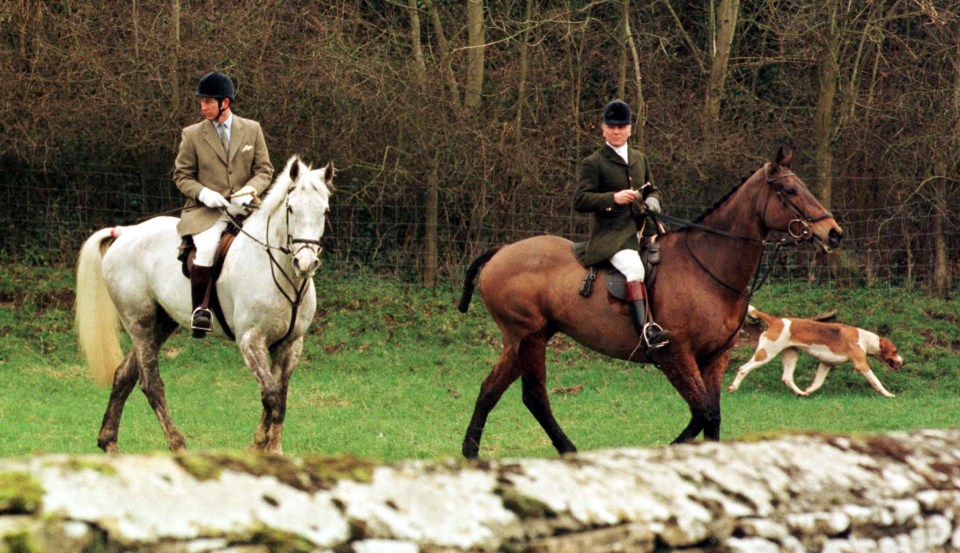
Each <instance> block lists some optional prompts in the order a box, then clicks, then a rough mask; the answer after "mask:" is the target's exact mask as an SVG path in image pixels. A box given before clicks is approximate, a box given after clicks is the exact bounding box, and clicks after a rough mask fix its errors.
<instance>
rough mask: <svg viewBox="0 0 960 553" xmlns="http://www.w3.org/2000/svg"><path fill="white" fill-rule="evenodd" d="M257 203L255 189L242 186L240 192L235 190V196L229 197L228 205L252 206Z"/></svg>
mask: <svg viewBox="0 0 960 553" xmlns="http://www.w3.org/2000/svg"><path fill="white" fill-rule="evenodd" d="M256 202H257V189H256V188H254V187H252V186H250V185H249V184H248V185H247V186H244V187H243V188H241V189H240V190H237V192H236V194H233V195H232V196H230V203H232V204H233V205H236V206H243V205H244V204H254V203H256Z"/></svg>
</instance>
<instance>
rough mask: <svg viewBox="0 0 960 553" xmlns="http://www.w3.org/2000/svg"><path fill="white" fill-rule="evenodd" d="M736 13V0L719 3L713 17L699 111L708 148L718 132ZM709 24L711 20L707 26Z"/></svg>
mask: <svg viewBox="0 0 960 553" xmlns="http://www.w3.org/2000/svg"><path fill="white" fill-rule="evenodd" d="M712 6H713V3H712V2H711V7H712ZM739 13H740V0H720V9H719V10H718V11H717V16H716V33H714V34H712V36H711V37H710V40H711V44H710V49H709V50H710V58H711V60H710V75H709V77H708V78H707V87H706V99H705V101H704V110H703V111H704V121H703V134H704V138H705V139H706V141H707V144H708V145H714V144H716V139H717V135H718V134H719V132H720V101H721V100H722V99H723V89H724V86H725V84H726V80H727V66H728V65H729V61H730V50H731V48H732V46H733V37H734V32H735V30H736V28H737V18H738V17H739ZM713 23H714V22H713V21H711V27H712V26H713Z"/></svg>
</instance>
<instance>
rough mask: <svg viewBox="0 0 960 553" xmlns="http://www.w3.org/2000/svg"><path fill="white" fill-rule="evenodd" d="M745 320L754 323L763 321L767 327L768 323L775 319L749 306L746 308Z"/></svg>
mask: <svg viewBox="0 0 960 553" xmlns="http://www.w3.org/2000/svg"><path fill="white" fill-rule="evenodd" d="M747 318H749V319H750V320H751V321H754V322H756V321H763V322H765V323H767V324H768V325H769V324H770V321H772V320H774V319H775V318H776V317H774V316H773V315H768V314H766V313H764V312H763V311H760V310H759V309H757V308H756V307H754V306H752V305H749V306H747Z"/></svg>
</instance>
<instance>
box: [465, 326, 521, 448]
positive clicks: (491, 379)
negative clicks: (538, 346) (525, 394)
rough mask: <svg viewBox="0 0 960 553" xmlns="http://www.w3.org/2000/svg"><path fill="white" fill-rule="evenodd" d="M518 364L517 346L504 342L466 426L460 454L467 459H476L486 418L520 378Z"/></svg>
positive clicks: (482, 385) (481, 388) (484, 381)
mask: <svg viewBox="0 0 960 553" xmlns="http://www.w3.org/2000/svg"><path fill="white" fill-rule="evenodd" d="M518 363H519V357H518V356H517V346H515V345H512V344H507V343H506V341H504V344H503V351H501V352H500V359H499V360H497V363H496V364H495V365H494V366H493V370H492V371H490V374H489V375H487V378H485V379H484V380H483V384H481V385H480V395H479V396H477V404H476V405H475V406H474V408H473V416H472V417H470V424H469V425H467V434H466V436H464V438H463V446H462V447H461V452H462V453H463V456H464V457H466V458H467V459H476V458H477V456H478V455H479V453H480V438H481V436H482V435H483V428H484V426H486V424H487V416H488V415H489V414H490V411H493V408H494V407H496V406H497V403H498V402H499V401H500V398H501V397H503V393H504V392H506V391H507V388H509V387H510V385H511V384H513V383H514V381H516V380H517V378H518V377H519V376H520V370H519V366H518Z"/></svg>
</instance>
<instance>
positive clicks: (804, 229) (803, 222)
mask: <svg viewBox="0 0 960 553" xmlns="http://www.w3.org/2000/svg"><path fill="white" fill-rule="evenodd" d="M769 166H770V165H769V164H765V165H764V166H763V176H764V178H766V180H767V184H768V185H769V186H770V188H773V190H774V192H776V193H777V199H779V200H780V204H781V205H783V206H784V207H786V208H788V209H790V211H792V212H793V214H794V215H796V216H797V218H796V219H793V220H792V221H790V222H789V223H787V233H788V234H789V235H790V236H791V237H792V238H794V239H795V240H797V241H800V240H803V239H804V238H806V237H807V235H808V234H810V226H811V225H812V224H813V223H816V222H817V221H823V220H824V219H832V218H833V214H832V213H830V212H829V211H825V212H824V213H823V214H822V215H819V216H817V217H807V214H806V213H804V212H803V210H802V209H800V207H799V206H797V204H795V203H793V202H792V201H791V200H790V198H789V197H787V195H786V193H785V191H784V188H783V185H782V184H780V182H779V181H781V180H783V179H785V178H787V177H796V176H797V175H796V173H794V172H793V171H787V172H786V173H785V174H783V175H780V176H778V177H776V178H772V179H771V178H770V169H769ZM797 179H799V177H797ZM763 211H764V213H763V216H764V218H766V215H767V213H766V211H767V208H766V206H764V208H763ZM795 224H796V225H799V228H800V230H799V231H795V230H794V228H795V226H794V225H795Z"/></svg>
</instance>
